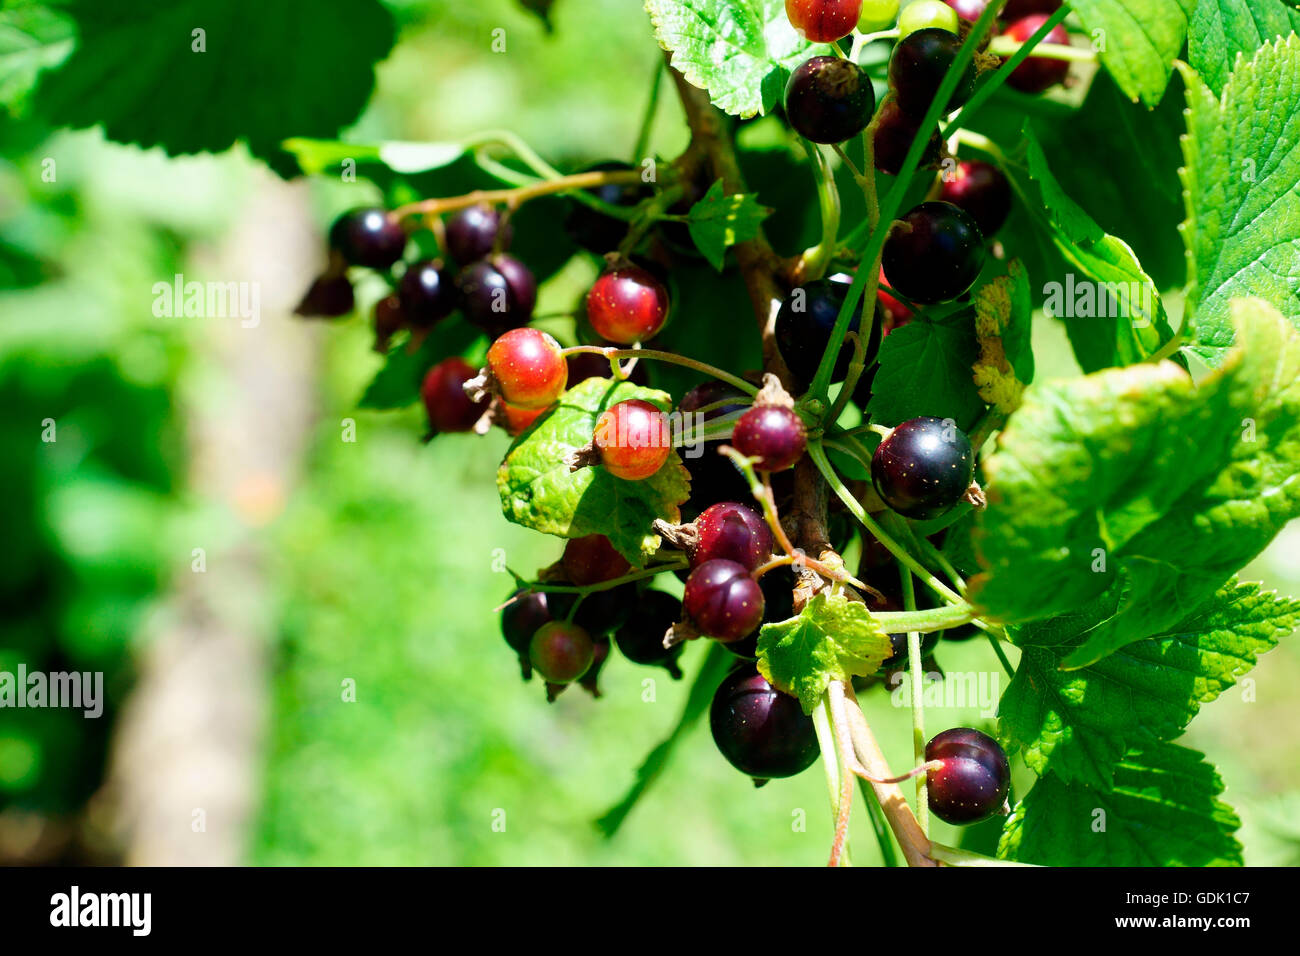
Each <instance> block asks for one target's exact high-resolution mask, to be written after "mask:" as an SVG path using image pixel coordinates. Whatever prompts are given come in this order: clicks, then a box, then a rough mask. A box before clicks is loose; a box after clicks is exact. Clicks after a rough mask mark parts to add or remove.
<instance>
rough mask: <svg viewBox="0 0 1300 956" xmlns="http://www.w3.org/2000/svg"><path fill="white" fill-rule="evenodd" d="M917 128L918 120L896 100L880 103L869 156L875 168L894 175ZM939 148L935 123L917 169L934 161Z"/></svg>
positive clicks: (900, 168) (941, 145)
mask: <svg viewBox="0 0 1300 956" xmlns="http://www.w3.org/2000/svg"><path fill="white" fill-rule="evenodd" d="M920 129H921V127H920V126H919V125H918V124H917V121H916V120H915V119H914V118H913V117H912V116H911V115H910V114H908V113H905V112H903V108H902V107H901V106H899V105H898V101H897V100H890V101H889V102H887V103H886V104H885V105H884V106H882V107H881V108H880V117H879V122H877V123H876V129H875V132H874V133H873V134H872V138H871V144H872V157H873V160H874V162H875V164H876V169H878V170H880V171H881V172H882V173H888V174H889V175H891V176H897V175H898V174H899V172H900V171H901V170H902V168H903V161H904V160H905V159H906V158H907V151H908V150H909V149H911V148H912V140H914V139H915V138H916V134H917V133H918V132H919V131H920ZM942 149H943V138H942V137H941V136H940V135H939V126H938V124H935V127H934V131H933V132H932V133H931V135H930V139H929V141H928V142H927V143H926V144H925V151H924V152H923V153H922V154H921V159H920V161H919V162H918V163H917V166H918V168H920V169H924V168H925V167H927V166H933V165H934V164H935V163H937V162H938V161H939V153H940V152H941V151H942Z"/></svg>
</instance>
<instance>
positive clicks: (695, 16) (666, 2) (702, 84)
mask: <svg viewBox="0 0 1300 956" xmlns="http://www.w3.org/2000/svg"><path fill="white" fill-rule="evenodd" d="M645 8H646V12H647V13H649V14H650V20H651V22H653V23H654V28H655V37H656V38H657V39H658V40H659V45H660V46H662V47H663V48H664V49H665V50H667V51H669V53H671V54H672V65H673V67H675V68H676V69H677V70H678V71H680V72H681V74H682V76H684V77H686V80H687V82H689V83H691V84H693V85H694V86H698V87H699V88H700V89H702V90H707V91H708V93H709V97H710V98H711V99H712V100H713V105H714V106H716V107H718V109H720V110H723V111H724V112H727V113H732V114H734V115H736V116H753V115H754V114H756V113H759V112H762V111H763V110H764V109H766V108H770V107H771V106H772V105H773V102H774V101H775V100H776V99H777V98H778V97H779V91H777V90H775V89H774V88H773V86H772V83H773V81H772V80H769V79H768V77H769V75H770V74H771V73H772V72H773V71H774V70H777V69H781V68H784V69H786V70H793V69H794V68H795V67H796V66H798V65H799V64H800V63H802V62H803V61H804V60H806V59H808V58H809V57H813V56H817V55H819V54H823V53H828V52H830V48H829V47H828V46H825V45H824V44H810V43H808V42H807V41H806V40H804V39H802V38H801V37H800V36H799V34H797V33H795V31H794V27H792V26H790V21H789V20H788V19H787V18H786V15H785V2H784V0H645ZM778 76H779V74H778Z"/></svg>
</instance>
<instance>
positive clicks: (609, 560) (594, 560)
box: [560, 534, 632, 587]
mask: <svg viewBox="0 0 1300 956" xmlns="http://www.w3.org/2000/svg"><path fill="white" fill-rule="evenodd" d="M560 562H561V564H562V565H563V566H564V576H565V577H566V578H568V580H570V581H572V582H573V583H574V584H576V585H577V586H578V587H586V586H587V585H590V584H600V583H601V582H602V581H610V580H613V579H614V578H621V577H622V576H623V575H625V574H627V573H628V572H629V571H630V570H631V569H632V566H631V565H630V564H628V562H627V558H625V557H623V555H621V554H619V553H618V550H617V549H616V548H615V547H614V546H613V545H612V544H610V543H609V538H607V537H605V536H604V535H603V534H589V535H586V536H584V537H581V538H570V539H569V540H568V541H567V542H565V544H564V556H563V557H562V558H561V559H560Z"/></svg>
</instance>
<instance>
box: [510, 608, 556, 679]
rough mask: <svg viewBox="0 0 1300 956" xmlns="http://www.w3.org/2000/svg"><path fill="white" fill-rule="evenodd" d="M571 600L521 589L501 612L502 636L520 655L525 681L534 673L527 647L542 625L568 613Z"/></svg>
mask: <svg viewBox="0 0 1300 956" xmlns="http://www.w3.org/2000/svg"><path fill="white" fill-rule="evenodd" d="M571 604H572V597H571V596H570V595H567V594H548V593H546V592H545V591H524V590H519V591H516V592H515V593H514V594H512V595H511V600H510V601H509V602H508V603H507V604H506V606H505V607H503V608H502V609H501V634H502V636H503V637H504V638H505V639H506V643H507V644H508V645H510V649H511V650H512V651H514V652H515V653H516V654H517V655H519V665H520V667H521V668H522V669H523V673H524V680H527V679H528V678H529V677H530V676H531V675H532V671H533V667H532V663H531V662H530V661H529V660H528V645H529V643H530V642H531V641H532V639H533V635H534V634H536V633H537V629H538V628H539V627H541V626H542V625H543V624H549V623H550V622H551V621H554V620H556V619H558V618H562V617H563V616H564V615H565V614H567V613H568V610H569V607H570V606H571Z"/></svg>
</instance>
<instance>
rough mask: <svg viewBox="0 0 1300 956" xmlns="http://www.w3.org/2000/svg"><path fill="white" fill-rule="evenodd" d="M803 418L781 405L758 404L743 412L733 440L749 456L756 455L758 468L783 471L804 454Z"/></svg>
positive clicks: (737, 423) (734, 431)
mask: <svg viewBox="0 0 1300 956" xmlns="http://www.w3.org/2000/svg"><path fill="white" fill-rule="evenodd" d="M807 443H808V439H807V434H806V432H805V431H804V425H803V420H802V419H800V418H799V416H798V415H796V414H795V413H794V411H793V410H792V409H789V408H785V407H783V406H781V405H755V406H754V407H753V408H751V409H750V410H749V411H747V412H745V414H743V415H741V416H740V420H739V421H738V422H736V427H735V428H734V429H733V430H732V433H731V444H732V446H733V447H735V449H736V451H738V452H740V453H741V454H742V455H744V456H745V457H746V458H757V459H758V461H757V462H756V463H755V465H754V467H755V468H756V469H758V470H759V471H784V470H785V469H787V468H790V467H792V466H793V465H794V463H795V462H796V461H798V460H799V459H800V458H802V457H803V452H804V448H805V447H806V446H807Z"/></svg>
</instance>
